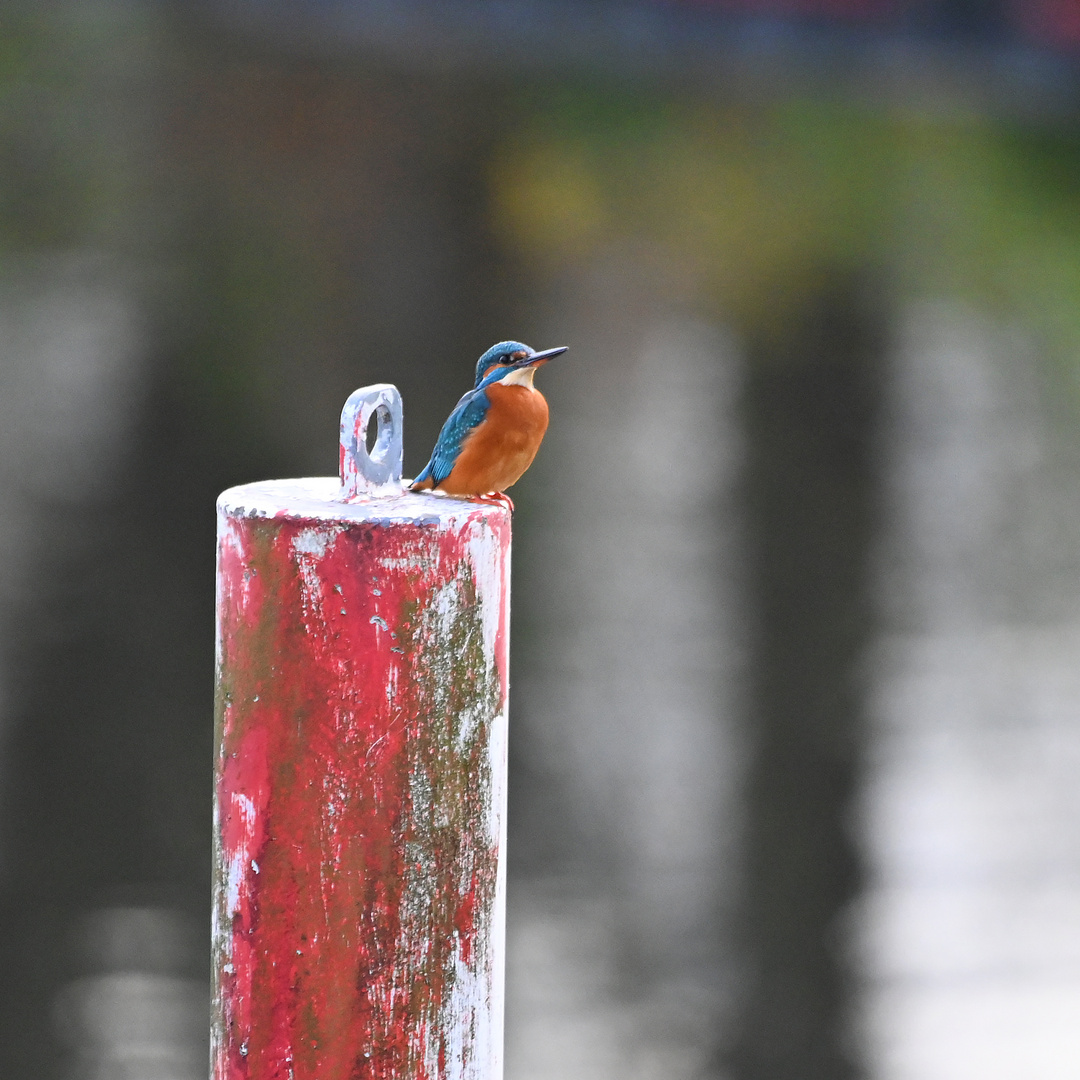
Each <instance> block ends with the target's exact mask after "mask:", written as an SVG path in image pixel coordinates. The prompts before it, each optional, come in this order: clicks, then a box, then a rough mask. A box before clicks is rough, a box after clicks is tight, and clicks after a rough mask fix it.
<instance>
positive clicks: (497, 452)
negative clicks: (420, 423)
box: [410, 341, 569, 509]
mask: <svg viewBox="0 0 1080 1080" xmlns="http://www.w3.org/2000/svg"><path fill="white" fill-rule="evenodd" d="M568 348H569V346H567V345H560V346H558V347H557V348H554V349H544V350H543V351H542V352H536V351H535V350H534V349H530V348H529V346H528V345H524V344H522V342H520V341H500V342H499V343H498V344H497V345H492V347H491V348H490V349H488V351H487V352H486V353H484V355H483V356H481V357H480V359H479V360H477V362H476V377H475V380H474V382H473V388H472V389H471V390H469V391H468V392H467V393H466V394H464V395H463V396H462V398H461V400H460V401H459V402H458V403H457V405H456V406H454V411H453V412H452V413H451V414H450V416H449V417H448V418H447V421H446V423H445V424H443V426H442V431H440V432H439V438H438V439H437V440H436V442H435V449H434V450H433V451H432V452H431V460H430V461H429V462H428V463H427V464H426V465H425V466H424V468H423V469H422V470H421V472H420V475H419V476H417V478H416V479H415V480H414V481H413V482H412V484H411V485H410V488H411V490H413V491H430V490H432V489H434V490H436V491H444V492H446V493H447V494H448V495H474V496H480V497H481V498H495V499H498V500H500V501H503V502H505V503H507V504H508V505H509V506H510V508H511V509H513V506H514V504H513V503H512V502H511V501H510V499H509V497H508V496H506V495H504V494H503V492H504V491H505V489H506V488H508V487H510V485H511V484H514V483H516V482H517V481H518V480H520V479H521V476H522V474H523V473H524V472H525V470H526V469H527V468H528V467H529V466H530V465H531V464H532V462H533V458H534V457H536V451H537V450H539V449H540V443H541V441H542V440H543V438H544V432H545V431H547V426H548V406H547V402H546V401H545V400H544V395H543V394H541V393H540V391H539V390H537V389H536V387H535V386H533V378H534V377H535V375H536V370H537V368H539V367H542V366H543V365H544V364H546V363H547V362H548V361H549V360H551V359H553V358H554V357H556V356H559V355H561V354H562V353H564V352H566V350H567V349H568Z"/></svg>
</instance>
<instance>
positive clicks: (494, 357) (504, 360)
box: [473, 341, 532, 387]
mask: <svg viewBox="0 0 1080 1080" xmlns="http://www.w3.org/2000/svg"><path fill="white" fill-rule="evenodd" d="M516 352H526V353H531V352H532V349H530V348H529V346H528V345H523V344H522V343H521V342H520V341H500V342H499V344H498V345H492V346H491V348H490V349H488V351H487V352H486V353H484V355H483V356H481V357H480V359H479V360H477V361H476V378H475V379H474V380H473V386H474V387H477V386H479V385H480V382H481V380H482V379H483V378H484V372H485V371H487V369H488V368H489V367H491V365H492V364H509V363H510V356H511V354H512V353H516Z"/></svg>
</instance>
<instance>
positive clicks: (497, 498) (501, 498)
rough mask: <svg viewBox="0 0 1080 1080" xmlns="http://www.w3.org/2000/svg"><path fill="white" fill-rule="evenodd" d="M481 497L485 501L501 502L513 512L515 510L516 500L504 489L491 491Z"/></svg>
mask: <svg viewBox="0 0 1080 1080" xmlns="http://www.w3.org/2000/svg"><path fill="white" fill-rule="evenodd" d="M480 498H481V499H482V500H483V501H484V502H490V503H501V504H502V505H503V506H505V507H506V509H507V510H509V511H510V513H511V514H512V513H513V512H514V500H513V499H511V498H510V496H509V495H507V494H506V492H504V491H489V492H488V493H487V494H486V495H481V496H480Z"/></svg>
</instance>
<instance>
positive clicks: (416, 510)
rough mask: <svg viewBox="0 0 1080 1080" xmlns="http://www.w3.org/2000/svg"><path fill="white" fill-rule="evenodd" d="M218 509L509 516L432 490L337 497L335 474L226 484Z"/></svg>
mask: <svg viewBox="0 0 1080 1080" xmlns="http://www.w3.org/2000/svg"><path fill="white" fill-rule="evenodd" d="M217 505H218V511H219V512H220V513H223V514H226V515H228V516H230V517H247V518H256V517H262V518H299V519H304V520H311V521H325V522H335V521H336V522H343V523H348V522H354V521H357V522H358V521H381V522H387V523H390V522H402V523H410V524H413V525H453V524H457V523H460V522H463V521H465V520H466V519H468V518H471V517H475V516H476V515H477V514H479V515H481V516H483V517H490V518H492V519H497V518H498V517H499V516H500V515H503V514H505V515H509V513H510V512H509V510H507V509H506V507H504V506H501V505H500V504H498V503H490V502H484V501H481V500H479V499H465V498H461V497H459V496H453V495H433V494H431V493H430V492H422V493H420V492H412V491H409V490H408V489H407V488H404V487H403V488H402V489H401V494H400V495H390V496H382V497H376V498H371V499H352V500H349V501H346V500H343V499H342V498H341V484H340V481H339V479H338V478H337V477H336V476H309V477H303V478H301V479H297V480H261V481H259V482H257V483H254V484H241V485H239V486H238V487H231V488H228V489H227V490H226V491H223V492H222V493H221V494H220V495H219V496H218V502H217Z"/></svg>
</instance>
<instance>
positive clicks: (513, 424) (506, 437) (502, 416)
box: [438, 383, 548, 495]
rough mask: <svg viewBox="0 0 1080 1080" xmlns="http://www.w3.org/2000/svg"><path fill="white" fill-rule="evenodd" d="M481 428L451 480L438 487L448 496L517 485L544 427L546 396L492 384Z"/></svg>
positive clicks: (532, 390)
mask: <svg viewBox="0 0 1080 1080" xmlns="http://www.w3.org/2000/svg"><path fill="white" fill-rule="evenodd" d="M485 393H486V394H487V396H488V400H489V401H490V402H491V407H490V408H489V409H488V411H487V415H486V416H485V417H484V419H483V422H482V423H480V424H479V425H478V426H477V427H476V428H475V429H474V430H473V431H472V432H471V433H470V434H469V436H468V438H467V439H466V440H465V442H464V444H463V445H462V447H461V453H460V454H459V455H458V459H457V461H456V462H454V468H453V469H452V470H451V472H450V475H449V476H448V477H447V478H446V479H445V480H444V481H443V482H442V483H441V484H439V485H438V487H439V490H440V491H445V492H447V493H448V494H450V495H482V494H486V493H487V492H490V491H505V490H506V489H507V488H508V487H510V486H511V485H512V484H514V483H516V482H517V481H518V480H519V479H521V476H522V474H523V473H524V472H525V470H526V469H528V467H529V466H530V465H531V464H532V462H533V458H535V457H536V451H537V450H539V449H540V443H541V442H542V441H543V438H544V432H546V431H547V426H548V406H547V402H546V401H545V400H544V395H543V394H541V393H540V391H539V390H536V389H535V388H533V387H532V386H522V385H509V386H508V385H504V384H503V383H493V384H492V385H491V386H489V387H487V389H486V391H485Z"/></svg>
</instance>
